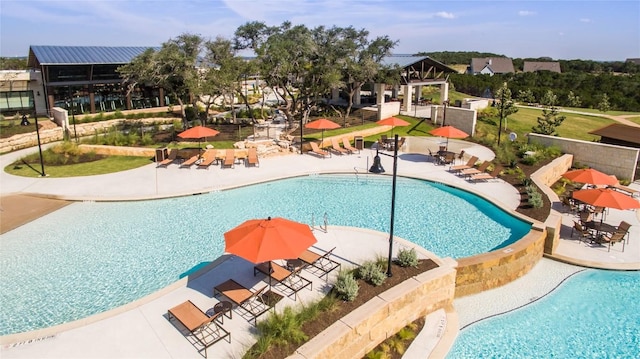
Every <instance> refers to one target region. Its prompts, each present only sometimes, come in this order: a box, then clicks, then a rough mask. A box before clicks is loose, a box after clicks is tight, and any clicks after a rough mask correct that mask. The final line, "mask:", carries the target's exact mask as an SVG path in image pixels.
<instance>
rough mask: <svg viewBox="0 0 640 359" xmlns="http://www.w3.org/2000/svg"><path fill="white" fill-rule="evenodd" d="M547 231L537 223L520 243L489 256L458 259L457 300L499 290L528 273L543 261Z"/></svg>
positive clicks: (482, 255) (488, 254)
mask: <svg viewBox="0 0 640 359" xmlns="http://www.w3.org/2000/svg"><path fill="white" fill-rule="evenodd" d="M546 236H547V231H546V229H544V228H543V227H542V225H541V224H534V225H533V227H532V228H531V231H530V232H529V233H528V234H527V235H526V236H524V237H523V238H522V239H520V240H518V241H517V242H515V243H513V244H511V245H509V246H507V247H505V248H500V249H498V250H495V251H493V252H489V253H483V254H478V255H475V256H472V257H466V258H461V259H458V267H457V271H458V274H457V276H456V298H458V297H463V296H466V295H470V294H475V293H480V292H482V291H485V290H488V289H492V288H496V287H499V286H502V285H504V284H507V283H509V282H512V281H514V280H516V279H518V278H520V277H522V276H523V275H525V274H527V273H528V272H529V271H530V270H531V269H532V268H533V267H534V266H535V265H536V264H537V263H538V262H539V261H540V259H541V258H542V254H543V250H544V244H545V238H546Z"/></svg>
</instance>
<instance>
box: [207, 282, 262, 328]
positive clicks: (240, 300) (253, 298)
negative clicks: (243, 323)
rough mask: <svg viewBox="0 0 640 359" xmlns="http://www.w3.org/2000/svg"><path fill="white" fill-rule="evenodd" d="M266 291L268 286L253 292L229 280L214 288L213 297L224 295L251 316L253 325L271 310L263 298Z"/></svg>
mask: <svg viewBox="0 0 640 359" xmlns="http://www.w3.org/2000/svg"><path fill="white" fill-rule="evenodd" d="M266 289H267V286H266V285H265V286H264V287H262V288H260V289H258V290H256V291H251V290H250V289H248V288H246V287H245V286H243V285H242V284H240V283H238V282H236V281H235V280H233V279H229V280H227V281H225V282H224V283H220V284H218V285H217V286H215V287H213V296H214V297H216V296H218V295H220V294H222V295H224V296H225V297H227V298H228V299H229V300H230V301H231V302H233V303H234V304H235V305H236V306H237V308H242V310H244V312H245V313H247V314H249V316H250V317H251V318H250V319H253V323H254V324H256V323H257V318H258V317H259V316H260V315H262V314H263V313H265V312H267V311H268V310H269V309H271V308H270V307H269V306H268V305H267V304H266V303H265V301H264V299H263V298H262V296H263V295H264V293H265V291H266Z"/></svg>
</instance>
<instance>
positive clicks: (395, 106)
mask: <svg viewBox="0 0 640 359" xmlns="http://www.w3.org/2000/svg"><path fill="white" fill-rule="evenodd" d="M400 104H401V103H400V101H391V102H383V103H378V106H379V107H378V120H382V119H385V118H389V117H393V116H396V115H398V114H400Z"/></svg>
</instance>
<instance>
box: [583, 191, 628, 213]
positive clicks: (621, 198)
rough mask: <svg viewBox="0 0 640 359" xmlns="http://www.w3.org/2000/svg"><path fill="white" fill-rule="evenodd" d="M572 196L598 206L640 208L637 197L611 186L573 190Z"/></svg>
mask: <svg viewBox="0 0 640 359" xmlns="http://www.w3.org/2000/svg"><path fill="white" fill-rule="evenodd" d="M572 196H573V198H575V199H577V200H579V201H582V202H584V203H587V204H590V205H592V206H596V207H607V208H615V209H634V208H640V202H638V200H637V199H635V198H632V197H629V196H627V195H626V194H623V193H620V192H618V191H614V190H612V189H610V188H591V189H583V190H579V191H575V192H573V194H572Z"/></svg>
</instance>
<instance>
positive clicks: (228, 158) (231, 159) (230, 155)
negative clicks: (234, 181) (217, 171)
mask: <svg viewBox="0 0 640 359" xmlns="http://www.w3.org/2000/svg"><path fill="white" fill-rule="evenodd" d="M235 164H236V151H234V150H232V149H227V150H226V151H225V154H224V159H223V160H222V168H233V167H234V166H235Z"/></svg>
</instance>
